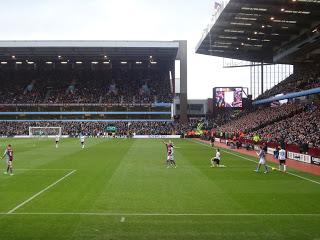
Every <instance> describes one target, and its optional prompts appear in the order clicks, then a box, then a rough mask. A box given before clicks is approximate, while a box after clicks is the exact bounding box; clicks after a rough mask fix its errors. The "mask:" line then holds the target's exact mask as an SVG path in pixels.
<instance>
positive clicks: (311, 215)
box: [0, 212, 320, 222]
mask: <svg viewBox="0 0 320 240" xmlns="http://www.w3.org/2000/svg"><path fill="white" fill-rule="evenodd" d="M0 215H17V216H19V215H20V216H21V215H34V216H36V215H47V216H50V215H53V216H54V215H57V216H59V215H61V216H70V215H71V216H72V215H75V216H77V215H80V216H122V217H121V220H120V222H122V220H123V222H124V221H125V217H123V216H136V217H139V216H141V217H148V216H155V217H156V216H159V217H161V216H173V217H174V216H177V217H179V216H199V217H205V216H208V217H210V216H240V217H241V216H248V217H250V216H252V217H254V216H266V217H267V216H271V217H272V216H297V217H299V216H310V217H320V213H95V212H82V213H77V212H60V213H50V212H48V213H43V212H42V213H41V212H38V213H0Z"/></svg>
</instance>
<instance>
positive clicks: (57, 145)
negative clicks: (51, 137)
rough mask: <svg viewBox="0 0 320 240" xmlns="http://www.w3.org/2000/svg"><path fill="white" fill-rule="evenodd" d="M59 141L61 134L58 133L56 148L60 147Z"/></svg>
mask: <svg viewBox="0 0 320 240" xmlns="http://www.w3.org/2000/svg"><path fill="white" fill-rule="evenodd" d="M59 141H60V136H59V135H57V136H56V148H58V147H59Z"/></svg>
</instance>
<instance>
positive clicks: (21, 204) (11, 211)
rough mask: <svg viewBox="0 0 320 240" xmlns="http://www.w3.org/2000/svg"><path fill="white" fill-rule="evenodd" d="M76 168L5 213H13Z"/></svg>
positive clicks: (72, 172)
mask: <svg viewBox="0 0 320 240" xmlns="http://www.w3.org/2000/svg"><path fill="white" fill-rule="evenodd" d="M76 171H77V170H73V171H71V172H69V173H68V174H66V175H64V176H63V177H62V178H60V179H58V180H57V181H55V182H54V183H52V184H50V185H49V186H47V187H46V188H44V189H42V190H41V191H40V192H38V193H36V194H34V195H33V196H31V197H30V198H28V199H27V200H25V201H24V202H22V203H20V204H19V205H18V206H16V207H14V208H12V209H11V210H10V211H8V212H7V214H13V213H14V212H15V211H16V210H18V209H19V208H21V207H22V206H24V205H25V204H27V203H29V202H31V201H32V200H33V199H35V198H36V197H38V196H39V195H41V194H42V193H44V192H45V191H47V190H49V189H50V188H52V187H54V186H55V185H57V184H58V183H59V182H61V181H63V180H64V179H65V178H67V177H69V176H70V175H72V174H74V173H75V172H76Z"/></svg>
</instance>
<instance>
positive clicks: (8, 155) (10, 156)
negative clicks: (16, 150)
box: [1, 144, 13, 176]
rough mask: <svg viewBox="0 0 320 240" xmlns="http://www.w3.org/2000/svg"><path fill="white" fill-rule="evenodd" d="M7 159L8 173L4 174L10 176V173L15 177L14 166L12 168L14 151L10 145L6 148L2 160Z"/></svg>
mask: <svg viewBox="0 0 320 240" xmlns="http://www.w3.org/2000/svg"><path fill="white" fill-rule="evenodd" d="M3 158H5V159H6V163H7V171H5V172H4V174H8V173H9V172H10V175H11V176H12V175H13V166H12V162H13V150H12V147H11V145H10V144H9V145H8V146H7V148H6V150H5V151H4V154H3V156H2V158H1V160H2V159H3Z"/></svg>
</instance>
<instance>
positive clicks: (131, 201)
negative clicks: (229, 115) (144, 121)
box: [0, 139, 320, 240]
mask: <svg viewBox="0 0 320 240" xmlns="http://www.w3.org/2000/svg"><path fill="white" fill-rule="evenodd" d="M0 141H1V142H0V144H1V145H0V146H1V149H0V150H1V152H3V151H4V146H5V144H7V143H9V142H10V143H11V144H12V145H13V148H14V154H15V160H14V166H15V168H16V169H17V170H16V171H15V175H14V176H7V175H3V174H1V175H0V213H1V214H0V239H1V240H7V239H10V240H17V239H48V240H50V239H52V240H53V239H54V240H57V239H81V240H82V239H83V240H87V239H110V240H111V239H113V240H117V239H126V240H127V239H148V240H149V239H170V240H172V239H184V240H188V239H246V240H248V239H255V240H256V239H290V240H291V239H299V240H301V239H314V240H316V239H320V231H319V222H320V185H319V184H316V183H313V182H310V181H307V180H303V179H300V178H297V177H295V176H292V175H289V174H283V173H280V172H277V171H275V172H271V173H270V174H263V173H262V172H261V173H254V172H253V169H254V168H255V167H256V164H255V163H253V162H250V161H248V160H246V159H243V158H241V157H238V156H235V155H231V154H229V153H227V152H222V162H223V164H225V165H226V166H227V168H220V169H212V168H210V167H209V159H210V158H211V157H212V155H213V150H212V149H211V148H209V147H207V146H204V145H201V144H199V143H195V142H193V141H188V140H175V144H176V146H179V147H181V148H179V149H176V152H175V158H176V160H177V164H178V168H176V169H167V168H166V167H165V165H164V158H165V147H164V146H163V144H162V143H161V140H133V139H132V140H122V139H118V140H106V139H87V146H86V149H84V150H82V149H81V148H80V144H79V140H78V139H64V140H63V141H62V142H61V144H60V147H59V149H55V146H54V141H53V140H47V139H40V140H39V139H31V140H27V139H20V140H17V139H0ZM245 157H247V158H248V159H254V158H251V157H248V156H245ZM4 167H5V165H4V162H1V168H2V169H1V171H2V170H3V168H4ZM72 170H76V172H74V173H73V174H71V175H69V176H68V177H66V178H64V179H63V180H61V181H60V182H58V183H57V184H56V185H54V186H52V187H51V188H49V189H48V190H47V191H44V192H43V193H42V194H40V195H38V196H36V197H35V198H33V199H32V200H31V201H29V202H27V203H26V204H24V205H22V206H21V207H19V208H18V209H16V210H15V211H14V212H13V213H12V214H7V213H8V212H9V211H10V210H12V209H14V208H15V207H17V206H19V205H20V204H21V203H23V202H25V201H26V200H27V199H29V198H30V197H32V196H34V195H35V194H37V193H39V192H41V191H42V190H43V189H45V188H47V187H48V186H50V185H51V184H53V183H55V182H56V181H57V180H59V179H61V178H63V177H65V176H66V175H67V174H68V173H70V172H71V171H72ZM292 172H294V173H295V174H298V175H301V176H303V177H306V178H309V179H312V180H314V181H318V182H320V178H319V177H316V176H312V175H308V174H306V173H300V172H297V171H292Z"/></svg>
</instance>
